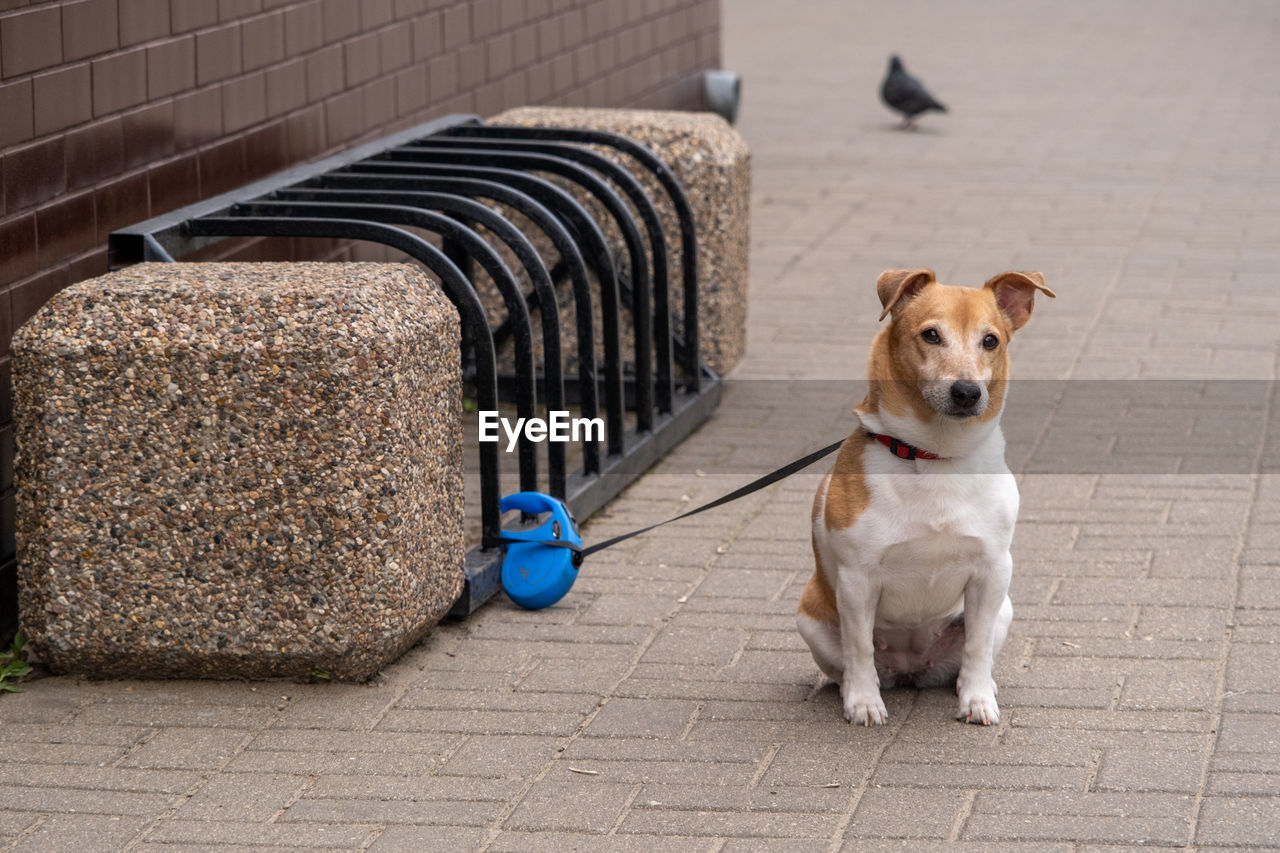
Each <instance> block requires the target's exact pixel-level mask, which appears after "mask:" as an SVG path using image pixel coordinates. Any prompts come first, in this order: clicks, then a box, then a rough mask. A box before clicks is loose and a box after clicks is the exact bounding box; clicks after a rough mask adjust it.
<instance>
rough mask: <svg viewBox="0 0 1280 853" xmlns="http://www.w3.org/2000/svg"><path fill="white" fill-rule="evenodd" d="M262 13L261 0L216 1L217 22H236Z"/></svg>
mask: <svg viewBox="0 0 1280 853" xmlns="http://www.w3.org/2000/svg"><path fill="white" fill-rule="evenodd" d="M261 11H262V0H218V20H219V21H223V22H226V21H238V20H240V19H242V18H247V17H249V16H250V15H253V14H256V13H258V12H261Z"/></svg>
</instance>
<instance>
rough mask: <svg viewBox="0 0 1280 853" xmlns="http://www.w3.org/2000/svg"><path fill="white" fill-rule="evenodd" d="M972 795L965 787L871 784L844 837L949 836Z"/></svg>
mask: <svg viewBox="0 0 1280 853" xmlns="http://www.w3.org/2000/svg"><path fill="white" fill-rule="evenodd" d="M971 798H972V794H971V793H970V792H969V791H966V790H950V789H945V790H940V789H928V790H922V789H918V788H868V789H867V790H866V791H865V792H864V793H863V794H862V797H861V798H860V799H859V800H858V808H857V809H856V810H855V811H854V813H853V820H852V821H851V822H850V823H849V828H848V830H847V831H846V833H845V837H846V838H848V837H850V836H854V837H858V838H868V837H870V838H874V837H882V838H884V837H887V838H946V837H948V836H949V835H950V833H951V830H952V827H953V826H954V825H955V823H956V822H957V820H958V819H959V818H960V815H961V812H962V810H963V809H965V808H966V807H967V806H968V804H969V801H970V799H971Z"/></svg>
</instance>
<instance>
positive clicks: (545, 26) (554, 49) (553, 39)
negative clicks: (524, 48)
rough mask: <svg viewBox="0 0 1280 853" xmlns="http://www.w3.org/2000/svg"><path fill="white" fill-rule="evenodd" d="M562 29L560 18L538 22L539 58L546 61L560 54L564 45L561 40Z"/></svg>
mask: <svg viewBox="0 0 1280 853" xmlns="http://www.w3.org/2000/svg"><path fill="white" fill-rule="evenodd" d="M561 29H562V26H561V23H560V20H559V19H558V18H547V19H546V20H544V21H539V22H538V24H537V30H538V56H540V57H542V58H544V59H545V58H547V57H549V56H552V55H553V54H556V53H559V52H560V45H561V44H563V42H562V41H561V39H560V33H561Z"/></svg>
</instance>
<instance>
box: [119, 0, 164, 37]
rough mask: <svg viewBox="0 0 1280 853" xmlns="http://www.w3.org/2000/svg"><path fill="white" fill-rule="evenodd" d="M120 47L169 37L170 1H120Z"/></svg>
mask: <svg viewBox="0 0 1280 853" xmlns="http://www.w3.org/2000/svg"><path fill="white" fill-rule="evenodd" d="M119 3H120V46H121V47H130V46H132V45H135V44H141V43H142V42H144V41H154V40H155V39H162V38H164V37H165V36H167V35H169V0H119Z"/></svg>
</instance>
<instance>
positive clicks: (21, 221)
mask: <svg viewBox="0 0 1280 853" xmlns="http://www.w3.org/2000/svg"><path fill="white" fill-rule="evenodd" d="M0 258H4V263H3V264H0V285H4V284H8V283H9V282H11V281H17V280H18V279H20V278H26V277H27V276H29V275H31V274H32V273H34V272H35V271H36V269H37V267H36V215H35V214H34V213H24V214H22V215H21V216H14V217H10V218H9V219H6V220H3V221H0Z"/></svg>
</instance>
